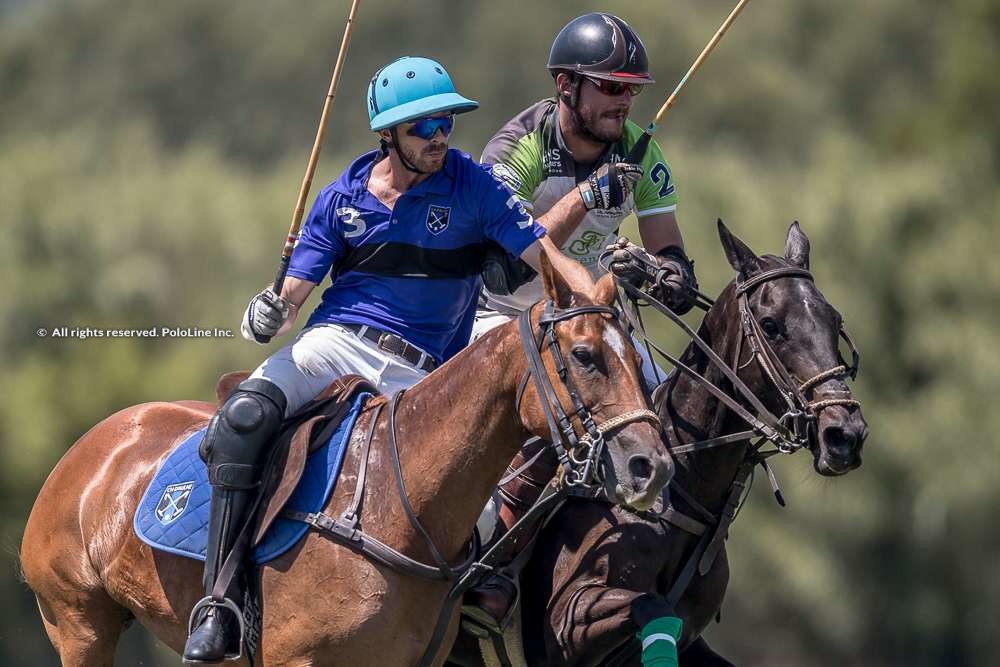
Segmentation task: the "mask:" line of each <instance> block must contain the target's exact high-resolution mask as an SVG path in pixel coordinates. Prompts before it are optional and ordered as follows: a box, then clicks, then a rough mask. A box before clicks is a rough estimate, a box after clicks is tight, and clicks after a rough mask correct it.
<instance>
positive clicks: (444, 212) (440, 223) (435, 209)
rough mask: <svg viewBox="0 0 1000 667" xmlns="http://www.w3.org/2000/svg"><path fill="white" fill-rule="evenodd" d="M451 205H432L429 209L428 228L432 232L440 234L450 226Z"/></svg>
mask: <svg viewBox="0 0 1000 667" xmlns="http://www.w3.org/2000/svg"><path fill="white" fill-rule="evenodd" d="M449 215H451V207H450V206H434V205H433V204H431V206H430V207H429V208H428V209H427V229H428V231H430V233H431V234H440V233H441V232H443V231H444V230H445V229H447V228H448V216H449Z"/></svg>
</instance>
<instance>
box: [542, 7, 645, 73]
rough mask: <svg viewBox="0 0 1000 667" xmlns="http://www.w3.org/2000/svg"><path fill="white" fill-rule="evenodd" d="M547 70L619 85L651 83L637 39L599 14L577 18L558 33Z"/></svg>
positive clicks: (613, 18)
mask: <svg viewBox="0 0 1000 667" xmlns="http://www.w3.org/2000/svg"><path fill="white" fill-rule="evenodd" d="M548 68H549V71H550V72H551V73H552V75H553V76H555V75H556V74H557V73H558V72H561V71H566V72H576V73H578V74H583V75H586V76H590V77H594V78H595V79H607V80H609V81H621V82H623V83H639V84H647V83H653V78H652V77H651V76H650V75H649V63H648V61H647V59H646V47H645V46H643V44H642V40H641V39H639V35H637V34H635V31H634V30H632V28H631V27H630V26H629V24H628V23H625V21H623V20H621V19H620V18H618V17H617V16H613V15H611V14H605V13H602V12H593V13H590V14H584V15H583V16H578V17H577V18H575V19H573V20H572V21H570V22H569V23H567V24H566V26H565V27H564V28H563V29H562V30H560V31H559V34H558V35H556V39H555V41H554V42H552V50H551V51H550V52H549V64H548Z"/></svg>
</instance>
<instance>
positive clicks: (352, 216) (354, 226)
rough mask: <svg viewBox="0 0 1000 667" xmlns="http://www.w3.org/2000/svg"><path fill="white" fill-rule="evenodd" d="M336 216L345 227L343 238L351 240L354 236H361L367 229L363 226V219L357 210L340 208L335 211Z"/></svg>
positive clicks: (347, 207)
mask: <svg viewBox="0 0 1000 667" xmlns="http://www.w3.org/2000/svg"><path fill="white" fill-rule="evenodd" d="M337 216H338V217H339V218H340V221H341V222H342V223H344V225H345V231H344V238H345V239H351V238H354V237H355V236H361V235H362V234H364V233H365V230H367V229H368V226H367V225H366V224H365V220H364V218H362V217H361V214H360V213H358V209H356V208H351V207H350V206H342V207H340V208H338V209H337Z"/></svg>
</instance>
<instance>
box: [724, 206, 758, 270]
mask: <svg viewBox="0 0 1000 667" xmlns="http://www.w3.org/2000/svg"><path fill="white" fill-rule="evenodd" d="M718 224H719V241H721V242H722V249H723V250H725V251H726V259H728V260H729V264H730V266H732V267H733V268H734V269H736V271H737V272H738V273H741V274H743V275H744V276H749V275H750V274H751V273H754V272H755V271H759V270H760V258H758V257H757V255H756V254H754V251H753V250H751V249H750V248H749V247H747V244H745V243H743V241H741V240H739V239H738V238H736V236H734V235H733V233H732V232H730V231H729V228H728V227H726V225H725V223H724V222H722V218H719V220H718Z"/></svg>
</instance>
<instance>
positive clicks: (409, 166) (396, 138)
mask: <svg viewBox="0 0 1000 667" xmlns="http://www.w3.org/2000/svg"><path fill="white" fill-rule="evenodd" d="M389 135H390V136H391V137H392V143H391V144H390V143H388V142H386V145H387V147H388V148H395V149H396V155H398V156H399V161H400V162H402V163H403V166H404V167H406V170H407V171H410V172H413V173H414V174H430V173H432V172H429V171H421V170H420V169H418V168H417V165H415V164H413V163H412V162H410V161H409V159H407V157H406V155H404V154H403V151H402V150H401V149H400V147H399V135H398V134H396V128H395V127H391V128H389ZM382 141H383V142H385V139H383V140H382Z"/></svg>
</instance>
